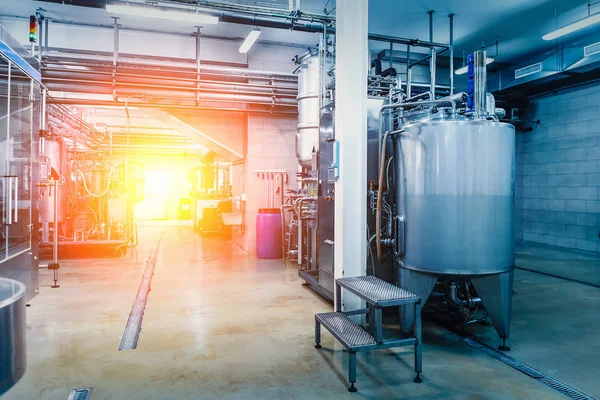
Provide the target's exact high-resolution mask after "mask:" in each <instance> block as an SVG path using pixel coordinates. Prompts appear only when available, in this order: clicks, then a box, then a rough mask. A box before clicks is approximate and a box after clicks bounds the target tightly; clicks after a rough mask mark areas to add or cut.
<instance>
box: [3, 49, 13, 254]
mask: <svg viewBox="0 0 600 400" xmlns="http://www.w3.org/2000/svg"><path fill="white" fill-rule="evenodd" d="M7 79H8V85H7V88H8V96H7V99H6V116H7V117H6V138H7V140H9V139H10V113H11V110H10V100H11V92H12V90H11V89H12V87H11V83H12V62H11V61H8V77H7ZM9 154H10V146H6V153H5V154H3V156H4V157H5V160H6V164H5V168H6V170H5V171H6V173H5V175H10V163H9V161H8V160H9V159H10V157H9ZM11 184H12V179H10V178H5V182H4V190H5V194H4V196H5V197H4V198H5V199H7V200H5V201H7V204H8V206H7V207H5V210H6V211H5V221H6V225H7V226H5V227H4V229H5V235H4V237H5V241H4V248H5V249H8V236H9V235H8V225H10V224H11V223H12V221H11V212H10V207H11V204H12V199H11V196H12V188H11Z"/></svg>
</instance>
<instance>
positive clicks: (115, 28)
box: [113, 17, 119, 67]
mask: <svg viewBox="0 0 600 400" xmlns="http://www.w3.org/2000/svg"><path fill="white" fill-rule="evenodd" d="M113 21H114V22H113V40H114V42H113V67H116V66H117V59H118V58H119V23H118V22H119V18H117V17H113Z"/></svg>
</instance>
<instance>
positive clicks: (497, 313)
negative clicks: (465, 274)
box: [471, 270, 514, 351]
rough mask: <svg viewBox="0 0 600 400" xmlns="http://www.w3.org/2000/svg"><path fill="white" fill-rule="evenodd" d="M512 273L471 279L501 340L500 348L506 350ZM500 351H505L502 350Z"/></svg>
mask: <svg viewBox="0 0 600 400" xmlns="http://www.w3.org/2000/svg"><path fill="white" fill-rule="evenodd" d="M513 277H514V271H513V270H510V271H508V272H503V273H501V274H494V275H487V276H482V277H478V278H473V279H471V283H472V284H473V286H474V287H475V290H477V294H478V295H479V297H481V301H482V302H483V306H484V307H485V310H486V311H487V313H488V315H489V316H490V319H491V320H492V324H493V325H494V328H496V332H498V336H500V338H502V346H501V347H504V348H506V349H509V348H508V347H506V339H508V338H509V336H510V318H511V311H512V293H513ZM499 349H500V350H503V351H505V350H504V349H502V348H499Z"/></svg>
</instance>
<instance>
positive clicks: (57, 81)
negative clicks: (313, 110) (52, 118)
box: [44, 77, 297, 103]
mask: <svg viewBox="0 0 600 400" xmlns="http://www.w3.org/2000/svg"><path fill="white" fill-rule="evenodd" d="M44 82H45V84H46V86H47V87H48V88H50V89H51V90H52V88H53V87H54V88H55V89H56V90H57V91H64V90H63V89H61V88H60V86H61V85H66V84H69V87H72V85H75V84H80V85H81V87H80V90H79V92H83V93H87V92H88V91H89V90H90V87H89V85H94V86H96V87H101V86H103V85H106V86H108V85H111V82H107V81H98V80H93V79H73V78H71V79H69V78H53V77H48V78H45V79H44ZM113 84H114V86H119V87H131V88H144V89H146V88H147V89H156V90H155V91H153V93H152V94H153V96H152V97H157V94H158V91H159V90H161V89H162V90H164V91H187V92H196V93H201V92H204V93H216V94H227V95H250V96H252V95H256V96H266V97H268V98H273V97H274V96H275V97H276V98H279V99H281V98H288V99H292V100H295V99H296V97H297V95H296V94H294V93H273V90H271V91H270V92H268V91H261V90H236V89H235V86H233V90H232V89H230V88H225V89H229V90H223V89H219V88H215V89H211V88H207V87H200V88H198V87H192V86H170V85H166V84H162V85H161V84H158V83H134V82H113ZM203 86H204V85H203ZM57 87H59V88H57ZM213 87H215V85H213ZM110 92H111V87H107V88H106V91H105V92H104V93H110ZM293 103H295V101H294V102H293Z"/></svg>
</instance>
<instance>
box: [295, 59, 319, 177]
mask: <svg viewBox="0 0 600 400" xmlns="http://www.w3.org/2000/svg"><path fill="white" fill-rule="evenodd" d="M320 82H321V73H320V62H319V56H318V55H309V56H307V57H305V58H304V59H302V61H301V62H300V66H299V70H298V97H297V100H298V133H297V136H296V155H297V156H298V163H299V164H300V165H301V166H303V167H305V168H311V161H312V153H313V151H319V118H320V113H321V104H320V94H321V90H320V87H321V85H320Z"/></svg>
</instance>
